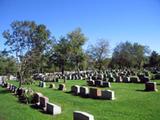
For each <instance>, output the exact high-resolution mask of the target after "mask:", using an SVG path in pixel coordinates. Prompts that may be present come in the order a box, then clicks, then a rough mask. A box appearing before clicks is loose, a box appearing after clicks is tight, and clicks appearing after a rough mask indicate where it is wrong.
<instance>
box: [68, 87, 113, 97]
mask: <svg viewBox="0 0 160 120" xmlns="http://www.w3.org/2000/svg"><path fill="white" fill-rule="evenodd" d="M71 92H72V94H73V95H80V96H82V97H89V98H95V99H107V100H114V99H115V93H114V91H112V90H101V89H98V88H88V87H84V86H79V85H74V86H72V87H71Z"/></svg>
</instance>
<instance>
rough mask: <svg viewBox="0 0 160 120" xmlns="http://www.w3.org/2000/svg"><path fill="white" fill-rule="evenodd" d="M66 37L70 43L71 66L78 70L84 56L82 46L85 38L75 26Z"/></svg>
mask: <svg viewBox="0 0 160 120" xmlns="http://www.w3.org/2000/svg"><path fill="white" fill-rule="evenodd" d="M67 39H68V40H69V44H70V55H71V57H70V62H71V64H72V65H73V66H75V68H74V69H75V70H77V71H78V72H79V70H80V66H83V65H82V63H83V62H84V61H85V57H86V56H85V53H84V51H83V48H82V47H83V45H84V44H85V42H86V40H87V38H86V36H85V35H84V34H83V33H82V30H81V29H80V28H76V29H75V30H73V31H72V32H70V33H68V34H67Z"/></svg>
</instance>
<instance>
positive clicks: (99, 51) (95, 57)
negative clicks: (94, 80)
mask: <svg viewBox="0 0 160 120" xmlns="http://www.w3.org/2000/svg"><path fill="white" fill-rule="evenodd" d="M87 54H88V56H89V59H91V61H92V62H93V64H94V65H95V66H94V67H95V68H98V70H101V69H102V68H103V65H104V64H105V63H106V59H107V57H108V54H109V42H108V41H107V40H105V39H100V40H98V41H97V43H96V44H95V45H90V46H89V48H88V50H87Z"/></svg>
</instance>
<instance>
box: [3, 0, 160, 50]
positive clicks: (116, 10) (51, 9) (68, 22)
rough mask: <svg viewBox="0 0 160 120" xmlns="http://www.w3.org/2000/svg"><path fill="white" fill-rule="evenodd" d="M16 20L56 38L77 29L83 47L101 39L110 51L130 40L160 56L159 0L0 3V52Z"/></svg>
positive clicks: (9, 0) (10, 0) (6, 0)
mask: <svg viewBox="0 0 160 120" xmlns="http://www.w3.org/2000/svg"><path fill="white" fill-rule="evenodd" d="M15 20H19V21H21V20H30V21H35V22H36V23H37V24H45V25H46V26H47V28H48V29H49V30H50V31H51V33H52V36H55V37H56V38H59V37H60V36H61V35H66V34H67V33H68V32H71V31H73V30H74V29H75V28H77V27H80V28H81V29H82V32H83V33H84V34H85V35H86V37H87V38H88V40H87V43H86V45H85V47H84V48H87V46H88V45H89V44H95V43H96V41H97V40H98V39H101V38H103V39H107V40H108V41H109V43H110V50H111V52H112V51H113V49H114V48H115V47H116V45H118V44H119V43H120V42H125V41H130V42H132V43H134V42H138V43H139V44H142V45H147V46H149V47H150V49H151V50H155V51H157V52H158V53H160V0H0V50H2V49H4V47H5V46H4V42H5V39H4V38H3V36H2V33H3V31H4V30H7V29H10V24H11V23H12V22H13V21H15Z"/></svg>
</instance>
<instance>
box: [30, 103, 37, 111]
mask: <svg viewBox="0 0 160 120" xmlns="http://www.w3.org/2000/svg"><path fill="white" fill-rule="evenodd" d="M30 107H31V108H33V109H36V110H38V109H39V106H38V105H34V104H32V105H30Z"/></svg>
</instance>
